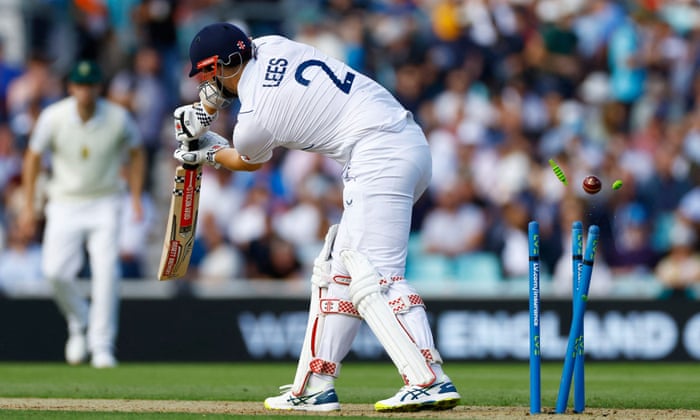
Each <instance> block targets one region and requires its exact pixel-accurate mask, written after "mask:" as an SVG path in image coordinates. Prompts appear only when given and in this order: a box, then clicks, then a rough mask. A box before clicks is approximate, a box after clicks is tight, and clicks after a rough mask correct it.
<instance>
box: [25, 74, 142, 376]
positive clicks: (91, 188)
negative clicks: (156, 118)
mask: <svg viewBox="0 0 700 420" xmlns="http://www.w3.org/2000/svg"><path fill="white" fill-rule="evenodd" d="M100 83H101V72H100V69H99V67H98V66H97V64H96V63H95V62H94V61H80V62H78V63H77V64H76V66H75V68H74V69H73V70H72V72H71V73H70V75H69V83H68V91H69V93H70V96H68V97H66V98H64V99H62V100H61V101H58V102H56V103H54V104H52V105H49V106H48V107H47V108H46V109H45V110H43V111H42V113H41V114H40V116H39V119H38V120H37V124H36V127H35V129H34V131H33V133H32V136H31V138H30V140H29V146H28V148H27V152H26V154H25V158H24V165H23V172H22V185H23V188H24V192H25V197H26V203H25V210H24V211H23V214H22V215H21V220H20V223H25V224H27V226H29V227H30V228H32V229H35V228H36V224H37V219H38V217H37V214H36V209H35V202H34V199H35V195H36V188H37V186H36V184H37V178H38V175H39V173H40V172H41V170H42V157H44V154H45V153H48V156H49V157H50V164H51V167H50V173H51V176H50V179H49V182H48V186H47V193H48V201H47V203H46V208H45V216H46V226H45V229H44V238H43V264H42V271H43V273H44V276H45V277H46V279H47V280H48V281H49V282H50V283H51V285H52V286H53V289H54V292H55V300H56V303H57V305H58V307H59V309H60V310H61V312H62V313H63V315H64V316H65V318H66V322H67V324H68V341H67V342H66V347H65V357H66V361H67V362H68V363H70V364H80V363H82V362H84V361H86V360H87V358H88V355H89V354H91V356H92V358H91V363H92V365H93V366H94V367H96V368H108V367H114V366H116V365H117V360H116V358H115V356H114V351H115V349H114V342H115V339H116V336H117V329H118V313H119V273H118V252H119V250H118V237H119V236H118V232H119V222H120V211H121V205H122V204H121V203H122V200H121V199H120V197H121V194H122V193H123V189H124V187H125V185H124V180H123V177H122V176H121V172H120V170H121V168H122V165H123V164H124V162H127V163H128V165H129V168H128V171H127V172H126V173H127V174H128V184H129V190H130V192H131V197H132V200H131V202H132V206H133V210H134V213H135V214H136V215H137V217H141V214H142V207H141V191H142V188H143V178H144V152H143V149H142V147H141V136H140V134H139V132H138V129H137V126H136V124H135V122H134V121H133V119H132V117H131V116H130V115H129V113H128V111H127V110H126V109H125V108H123V107H121V106H119V105H116V104H114V103H111V102H108V101H107V100H105V99H103V98H101V97H100V89H101V87H100ZM84 246H85V247H86V249H87V253H88V256H89V262H90V271H91V273H92V279H91V280H92V282H91V287H92V293H91V299H90V300H89V301H88V300H87V299H86V297H85V296H83V295H82V293H81V292H80V290H79V288H78V287H77V284H76V282H75V280H76V278H77V276H78V273H79V271H80V269H81V267H82V265H83V260H84V258H83V247H84Z"/></svg>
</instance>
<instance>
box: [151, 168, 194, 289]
mask: <svg viewBox="0 0 700 420" xmlns="http://www.w3.org/2000/svg"><path fill="white" fill-rule="evenodd" d="M201 183H202V167H201V166H200V165H182V166H179V167H178V168H177V169H176V170H175V183H174V187H173V192H172V194H173V195H172V198H171V200H170V212H169V214H168V224H167V227H166V230H165V239H164V240H163V252H162V253H161V256H160V264H159V267H158V279H159V280H172V279H177V278H181V277H183V276H184V275H185V274H186V273H187V268H188V267H189V264H190V257H191V256H192V248H193V246H194V239H195V230H196V227H197V215H198V209H199V189H200V186H201Z"/></svg>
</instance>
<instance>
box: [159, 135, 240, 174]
mask: <svg viewBox="0 0 700 420" xmlns="http://www.w3.org/2000/svg"><path fill="white" fill-rule="evenodd" d="M229 146H230V145H229V142H228V140H226V139H225V138H223V137H222V136H220V135H218V134H216V133H212V132H207V133H205V134H204V135H203V136H202V137H200V138H199V149H198V150H187V148H186V147H185V146H184V144H182V145H181V146H180V147H178V148H177V149H175V152H174V153H173V157H174V158H175V159H176V160H178V161H179V162H180V163H185V164H188V165H201V164H207V165H211V166H213V167H214V168H216V169H219V168H220V167H221V165H220V164H218V163H216V161H215V160H214V155H215V154H216V152H218V151H219V150H222V149H226V148H227V147H229Z"/></svg>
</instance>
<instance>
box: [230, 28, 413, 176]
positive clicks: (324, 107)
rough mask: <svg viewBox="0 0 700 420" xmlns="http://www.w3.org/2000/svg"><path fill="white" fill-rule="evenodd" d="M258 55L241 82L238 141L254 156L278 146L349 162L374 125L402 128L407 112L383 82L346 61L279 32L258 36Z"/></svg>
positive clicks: (263, 156) (247, 156) (260, 158)
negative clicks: (364, 73) (356, 145)
mask: <svg viewBox="0 0 700 420" xmlns="http://www.w3.org/2000/svg"><path fill="white" fill-rule="evenodd" d="M254 44H255V46H256V47H257V56H256V57H257V58H254V59H252V60H251V61H249V62H248V64H247V65H246V67H245V69H244V70H243V74H242V75H241V80H240V81H239V83H238V94H239V99H240V102H241V108H240V112H239V114H238V123H237V124H236V127H235V129H234V133H233V145H234V147H235V148H236V149H237V150H238V152H239V153H240V154H241V156H242V158H243V159H244V160H245V161H247V162H249V163H262V162H266V161H267V160H269V159H270V158H271V157H272V150H273V149H274V148H275V147H278V146H280V147H285V148H288V149H299V150H307V151H311V152H316V153H320V154H323V155H326V156H328V157H330V158H333V159H335V160H337V161H338V162H340V163H341V164H345V162H346V161H347V160H348V158H349V156H350V151H351V149H352V147H353V146H354V145H355V143H357V142H358V140H360V139H362V137H363V135H364V134H365V133H367V132H369V131H381V130H387V131H398V130H400V129H401V128H402V127H403V126H405V124H406V121H407V116H408V115H410V113H409V111H407V110H406V109H404V108H403V107H402V106H401V104H399V102H398V101H397V100H396V99H395V98H394V97H393V96H392V95H391V94H390V93H389V92H388V91H387V90H386V89H384V88H383V87H382V86H381V85H379V84H378V83H377V82H375V81H373V80H372V79H370V78H369V77H367V76H364V75H363V74H361V73H359V72H358V71H356V70H354V69H352V68H350V67H349V66H347V65H346V64H344V63H343V62H341V61H339V60H337V59H334V58H332V57H330V56H328V55H325V54H323V53H322V52H320V51H319V50H317V49H315V48H313V47H311V46H309V45H305V44H301V43H298V42H294V41H291V40H289V39H287V38H284V37H282V36H277V35H273V36H265V37H261V38H257V39H255V41H254Z"/></svg>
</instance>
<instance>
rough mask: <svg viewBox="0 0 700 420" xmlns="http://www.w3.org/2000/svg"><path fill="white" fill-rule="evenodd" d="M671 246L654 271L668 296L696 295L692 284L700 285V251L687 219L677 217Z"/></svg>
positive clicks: (672, 230)
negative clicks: (696, 247)
mask: <svg viewBox="0 0 700 420" xmlns="http://www.w3.org/2000/svg"><path fill="white" fill-rule="evenodd" d="M670 233H671V248H670V250H669V252H668V254H667V255H665V256H664V257H663V258H661V260H660V261H659V263H658V264H657V265H656V268H655V270H654V273H655V274H656V277H657V278H658V279H659V281H660V282H661V284H663V286H664V288H665V291H664V294H663V295H662V296H663V297H666V298H678V297H689V298H692V297H695V296H694V295H693V294H692V286H695V285H700V253H698V252H697V250H696V249H695V246H696V245H697V235H696V233H695V231H694V230H693V228H692V226H690V225H689V224H688V223H687V222H686V221H684V220H683V219H681V218H677V219H676V220H675V221H674V224H673V227H672V228H671V232H670Z"/></svg>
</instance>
